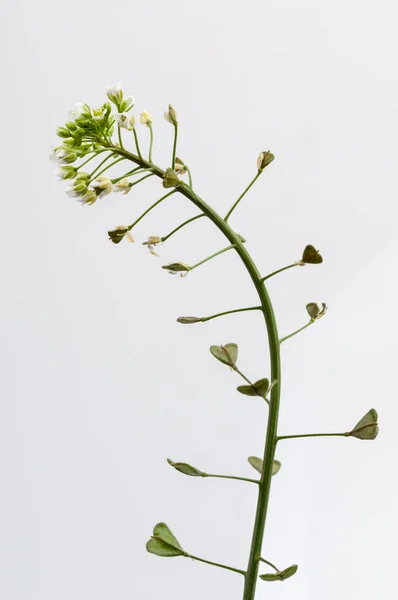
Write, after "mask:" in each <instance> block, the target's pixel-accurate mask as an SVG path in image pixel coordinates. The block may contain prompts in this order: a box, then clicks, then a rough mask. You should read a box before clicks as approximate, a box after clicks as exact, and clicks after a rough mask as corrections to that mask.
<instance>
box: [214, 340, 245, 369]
mask: <svg viewBox="0 0 398 600" xmlns="http://www.w3.org/2000/svg"><path fill="white" fill-rule="evenodd" d="M210 352H211V353H212V355H213V356H214V357H215V358H217V360H219V361H220V362H222V363H224V364H225V365H228V366H229V367H234V366H235V364H236V361H237V360H238V346H237V344H233V343H229V344H225V346H210Z"/></svg>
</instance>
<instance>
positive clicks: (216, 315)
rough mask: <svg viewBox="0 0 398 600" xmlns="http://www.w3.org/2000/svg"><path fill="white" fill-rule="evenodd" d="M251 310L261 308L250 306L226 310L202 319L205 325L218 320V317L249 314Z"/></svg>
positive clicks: (259, 308)
mask: <svg viewBox="0 0 398 600" xmlns="http://www.w3.org/2000/svg"><path fill="white" fill-rule="evenodd" d="M249 310H261V306H248V307H247V308H234V309H233V310H226V311H224V312H220V313H217V314H215V315H210V317H202V321H203V323H206V321H211V320H212V319H216V318H217V317H223V316H224V315H232V314H233V313H240V312H247V311H249Z"/></svg>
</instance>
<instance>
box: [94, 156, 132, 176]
mask: <svg viewBox="0 0 398 600" xmlns="http://www.w3.org/2000/svg"><path fill="white" fill-rule="evenodd" d="M122 160H126V159H125V158H124V157H123V156H122V158H118V159H117V160H114V161H113V163H111V164H110V165H107V166H106V167H105V168H104V169H102V171H100V172H99V173H97V174H96V176H95V178H97V177H99V176H100V175H102V173H105V171H107V170H108V169H110V168H111V167H113V166H114V165H116V164H117V163H119V162H121V161H122Z"/></svg>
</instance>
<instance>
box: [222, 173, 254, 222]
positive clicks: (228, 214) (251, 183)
mask: <svg viewBox="0 0 398 600" xmlns="http://www.w3.org/2000/svg"><path fill="white" fill-rule="evenodd" d="M261 173H262V171H258V172H257V175H256V176H255V177H254V179H253V180H252V181H251V182H250V183H249V185H248V186H247V188H246V189H245V190H244V192H242V194H241V195H240V196H239V198H238V199H237V201H236V202H235V204H233V205H232V207H231V208H230V209H229V211H228V212H227V214H226V215H225V217H224V221H228V219H229V217H230V216H231V214H232V213H233V211H234V210H235V208H236V207H237V206H238V204H239V202H240V201H241V200H242V198H243V196H245V195H246V194H247V192H248V191H249V190H250V188H251V187H252V185H254V183H255V182H256V181H257V179H258V178H259V177H260V175H261Z"/></svg>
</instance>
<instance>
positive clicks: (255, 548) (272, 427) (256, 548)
mask: <svg viewBox="0 0 398 600" xmlns="http://www.w3.org/2000/svg"><path fill="white" fill-rule="evenodd" d="M110 147H111V148H112V149H113V150H114V151H117V152H118V153H119V154H120V155H121V156H124V157H126V158H128V159H129V160H131V161H132V162H134V163H135V164H137V165H140V166H141V167H145V168H150V169H151V171H152V173H154V174H155V175H157V176H158V177H160V178H161V179H163V177H164V174H165V172H164V171H163V169H160V167H158V166H156V165H153V164H152V163H149V162H148V161H145V160H143V159H142V158H140V157H138V156H136V155H134V154H132V153H130V152H127V151H126V150H121V149H118V148H117V147H115V146H110ZM177 190H178V192H179V193H180V194H182V195H183V196H185V197H186V198H188V200H190V201H191V202H192V203H193V204H194V205H195V206H196V207H197V208H199V210H200V211H201V212H202V213H203V214H204V215H206V216H207V217H208V218H209V219H210V220H211V221H212V222H213V223H214V225H215V226H216V227H217V228H218V229H219V230H220V231H221V233H223V234H224V235H225V237H226V238H227V239H228V241H229V242H230V243H231V244H233V245H234V246H235V251H236V253H237V254H238V256H239V258H240V260H241V261H242V262H243V264H244V266H245V268H246V270H247V272H248V275H249V277H250V279H251V280H252V282H253V285H254V287H255V289H256V291H257V294H258V297H259V300H260V304H261V309H262V313H263V315H264V320H265V325H266V329H267V334H268V345H269V353H270V363H271V375H270V380H271V381H275V382H276V383H275V385H274V386H273V388H272V390H271V396H270V409H269V414H268V422H267V429H266V440H265V447H264V454H263V456H264V458H263V472H262V474H261V480H260V483H259V486H258V487H259V492H258V499H257V508H256V516H255V521H254V528H253V536H252V542H251V547H250V554H249V561H248V567H247V571H246V574H245V586H244V591H243V600H254V595H255V590H256V585H257V575H258V562H259V561H258V557H259V556H260V555H261V547H262V542H263V537H264V529H265V522H266V517H267V511H268V502H269V494H270V488H271V479H272V467H273V461H274V456H275V448H276V443H277V430H278V418H279V404H280V393H281V359H280V344H279V336H278V327H277V324H276V320H275V314H274V309H273V306H272V303H271V300H270V297H269V295H268V292H267V289H266V287H265V285H264V282H263V281H261V276H260V273H259V271H258V269H257V267H256V265H255V263H254V261H253V259H252V257H251V255H250V254H249V252H248V251H247V249H246V248H245V246H244V244H243V243H242V241H241V239H240V238H239V236H238V235H237V234H236V233H235V231H234V230H233V229H232V228H231V227H230V226H229V224H228V223H227V222H226V221H225V219H223V218H222V217H221V215H219V214H218V213H217V212H216V211H215V210H214V209H213V208H212V207H211V206H209V205H208V204H207V203H206V202H205V201H204V200H202V198H200V196H198V195H197V194H196V193H195V192H194V191H193V190H192V189H191V188H190V187H189V186H188V185H186V184H184V183H183V182H182V183H180V184H179V186H178V188H177ZM227 216H229V215H227Z"/></svg>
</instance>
